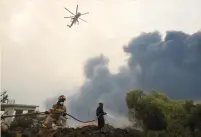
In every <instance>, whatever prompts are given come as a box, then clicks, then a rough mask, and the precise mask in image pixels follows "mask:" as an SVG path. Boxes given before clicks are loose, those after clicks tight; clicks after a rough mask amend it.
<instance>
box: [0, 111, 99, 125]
mask: <svg viewBox="0 0 201 137" xmlns="http://www.w3.org/2000/svg"><path fill="white" fill-rule="evenodd" d="M39 114H44V115H45V112H38V113H27V114H17V115H7V116H1V119H4V118H8V117H16V116H31V115H39ZM54 114H60V113H54ZM66 115H67V116H69V117H71V118H73V119H74V120H76V121H78V122H81V123H90V122H94V121H96V120H97V119H98V118H99V117H100V116H101V115H102V114H100V115H99V116H98V117H97V118H96V119H94V120H89V121H82V120H79V119H77V118H75V117H74V116H72V115H70V114H68V113H67V114H66ZM65 118H66V119H67V117H65Z"/></svg>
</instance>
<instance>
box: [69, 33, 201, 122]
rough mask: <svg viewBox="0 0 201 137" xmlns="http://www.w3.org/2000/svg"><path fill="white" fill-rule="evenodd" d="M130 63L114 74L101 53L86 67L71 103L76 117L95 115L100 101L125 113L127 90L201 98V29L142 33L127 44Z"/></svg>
mask: <svg viewBox="0 0 201 137" xmlns="http://www.w3.org/2000/svg"><path fill="white" fill-rule="evenodd" d="M123 49H124V51H125V53H127V54H128V55H129V60H128V65H127V66H123V67H121V68H120V69H119V72H118V73H117V74H112V73H111V72H110V70H109V69H108V66H107V64H108V61H109V59H108V58H106V57H105V56H103V55H101V56H98V57H95V58H92V59H89V60H88V62H87V63H86V64H85V66H84V72H85V77H86V80H85V82H84V83H83V85H82V86H81V87H80V91H79V92H78V94H76V95H75V96H74V97H71V101H70V102H69V104H68V107H69V109H68V110H69V112H70V113H71V114H73V115H74V116H76V117H78V118H80V119H82V120H89V119H92V118H94V117H95V110H96V107H97V102H98V101H102V102H104V105H105V106H104V107H105V108H106V109H107V110H110V112H111V113H112V114H113V115H114V114H119V115H121V116H122V115H126V114H127V106H126V102H125V96H126V92H127V91H128V90H130V89H135V88H140V89H143V90H145V91H150V90H152V89H154V90H158V91H163V92H165V93H167V94H168V95H169V96H170V97H172V98H179V99H201V32H197V33H195V34H192V35H190V34H185V33H183V32H179V31H168V32H167V33H166V37H165V38H164V40H163V39H162V37H161V35H160V33H159V32H152V33H142V34H141V35H140V36H138V37H136V38H133V39H132V40H131V42H130V43H129V44H128V45H127V46H125V47H124V48H123Z"/></svg>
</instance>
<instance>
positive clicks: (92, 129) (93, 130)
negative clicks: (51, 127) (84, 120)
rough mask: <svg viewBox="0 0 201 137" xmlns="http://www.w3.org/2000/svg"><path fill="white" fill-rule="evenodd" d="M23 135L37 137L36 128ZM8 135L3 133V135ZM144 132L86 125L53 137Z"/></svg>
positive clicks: (130, 136)
mask: <svg viewBox="0 0 201 137" xmlns="http://www.w3.org/2000/svg"><path fill="white" fill-rule="evenodd" d="M22 133H23V134H21V135H22V136H21V137H36V136H37V133H36V132H35V131H34V130H32V131H31V130H30V129H25V130H23V131H22ZM5 136H6V135H4V134H2V137H5ZM142 136H143V135H142V133H140V132H139V131H137V130H134V129H119V128H108V129H104V130H103V131H100V130H98V129H97V126H85V127H82V128H65V129H58V130H57V132H56V133H55V134H54V135H53V137H142ZM9 137H18V136H17V131H10V134H9Z"/></svg>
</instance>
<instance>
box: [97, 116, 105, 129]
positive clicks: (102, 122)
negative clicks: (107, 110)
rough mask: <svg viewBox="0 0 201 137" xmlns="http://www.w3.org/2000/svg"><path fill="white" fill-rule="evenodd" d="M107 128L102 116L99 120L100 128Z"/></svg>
mask: <svg viewBox="0 0 201 137" xmlns="http://www.w3.org/2000/svg"><path fill="white" fill-rule="evenodd" d="M104 126H105V120H104V117H103V116H100V117H99V118H98V128H99V129H101V128H102V127H104Z"/></svg>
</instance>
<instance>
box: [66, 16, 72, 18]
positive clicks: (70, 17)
mask: <svg viewBox="0 0 201 137" xmlns="http://www.w3.org/2000/svg"><path fill="white" fill-rule="evenodd" d="M73 17H74V16H70V17H64V18H73Z"/></svg>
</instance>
